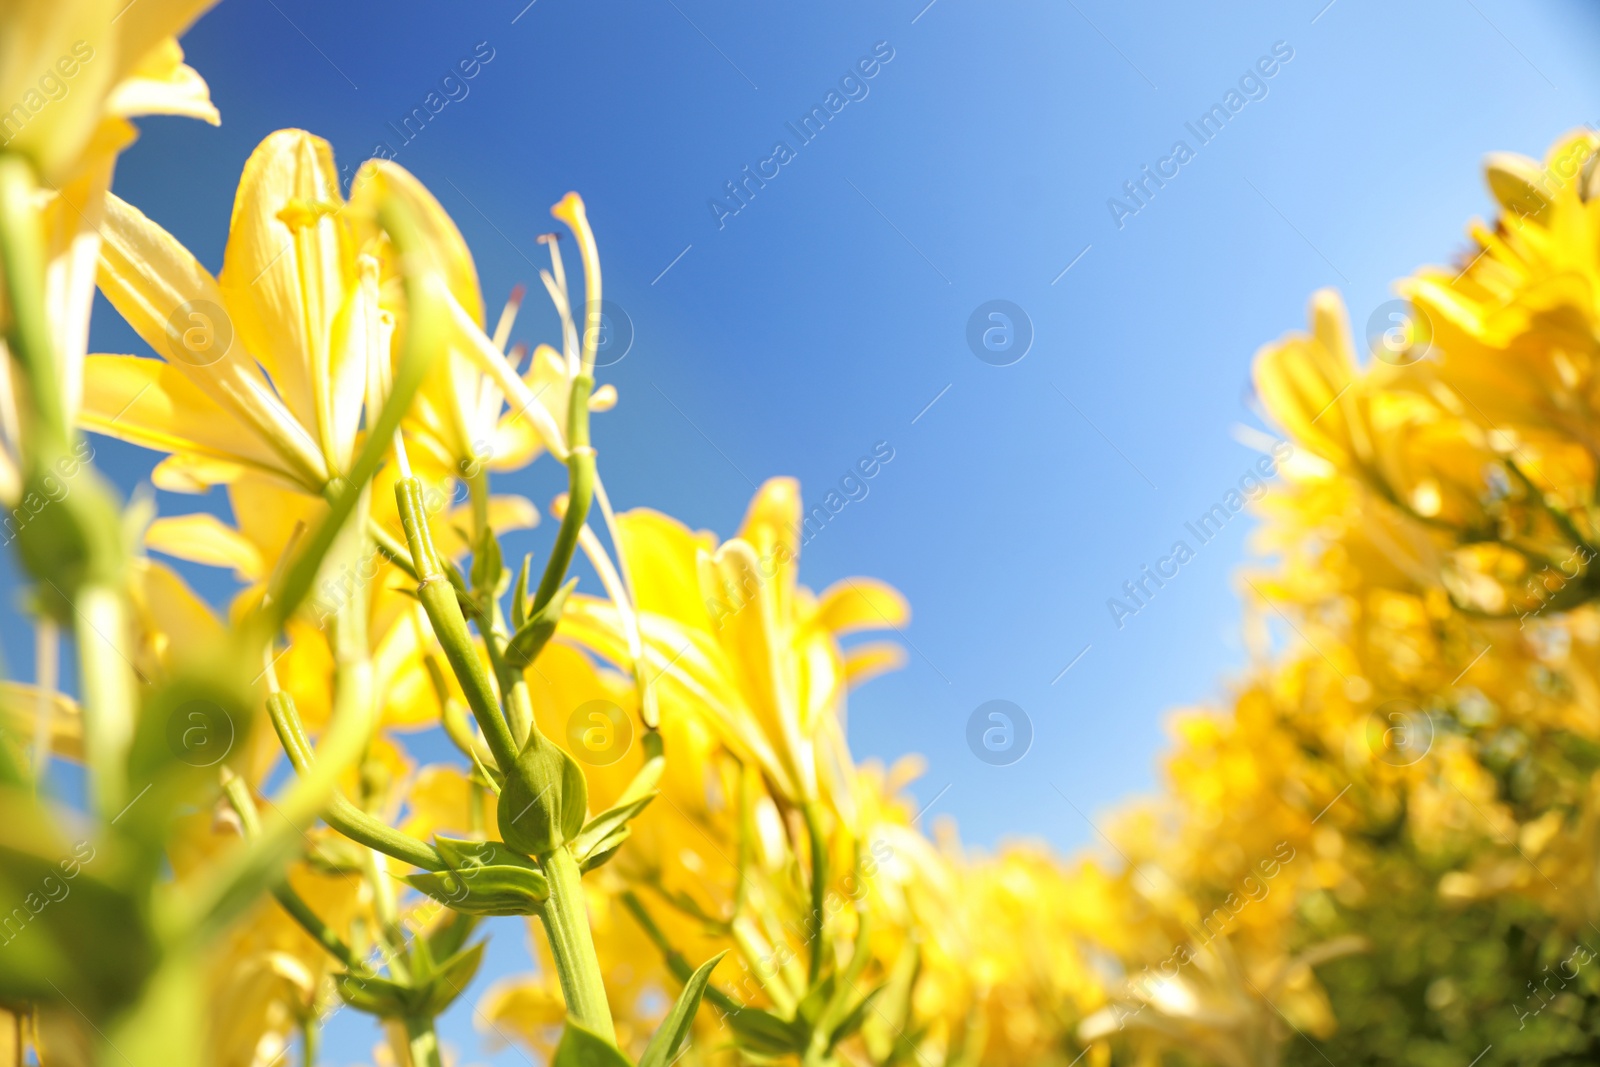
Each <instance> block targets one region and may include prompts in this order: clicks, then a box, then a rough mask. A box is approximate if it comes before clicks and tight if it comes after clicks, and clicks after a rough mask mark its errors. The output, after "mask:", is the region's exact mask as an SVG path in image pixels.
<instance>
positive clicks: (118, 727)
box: [77, 582, 137, 820]
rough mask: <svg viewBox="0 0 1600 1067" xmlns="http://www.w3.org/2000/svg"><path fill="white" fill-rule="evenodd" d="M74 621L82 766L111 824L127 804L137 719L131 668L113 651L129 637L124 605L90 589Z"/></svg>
mask: <svg viewBox="0 0 1600 1067" xmlns="http://www.w3.org/2000/svg"><path fill="white" fill-rule="evenodd" d="M77 617H78V627H77V636H78V640H77V644H78V662H79V663H80V664H81V667H82V671H83V680H82V684H83V695H84V700H83V725H84V729H83V739H84V740H83V743H84V763H85V764H86V766H87V768H88V772H89V779H90V784H91V789H90V792H91V795H92V796H93V798H94V802H95V806H96V808H97V809H98V810H99V812H100V814H101V815H102V816H103V817H104V818H106V819H108V820H109V819H114V818H116V817H117V815H118V814H119V813H120V812H121V811H122V810H123V806H124V805H125V804H126V803H127V792H128V780H127V754H128V747H129V746H130V745H131V744H132V743H133V724H134V719H135V717H136V712H135V707H136V705H137V701H136V699H135V695H134V687H133V667H132V665H131V664H130V663H129V662H128V658H127V657H126V656H125V655H124V654H123V652H122V650H121V649H119V648H118V647H117V645H116V642H119V641H121V640H122V639H123V638H124V635H126V634H127V632H128V615H127V605H126V604H125V603H124V602H123V599H122V595H121V592H120V591H119V590H117V589H115V588H110V587H107V586H105V585H102V584H100V583H97V582H96V583H91V584H87V585H85V586H84V587H83V588H82V589H80V590H79V591H78V600H77Z"/></svg>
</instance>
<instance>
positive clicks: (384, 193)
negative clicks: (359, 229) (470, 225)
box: [350, 159, 484, 326]
mask: <svg viewBox="0 0 1600 1067" xmlns="http://www.w3.org/2000/svg"><path fill="white" fill-rule="evenodd" d="M390 196H393V197H396V198H398V199H399V200H400V201H401V202H402V203H404V204H406V205H407V206H408V207H410V208H411V211H412V216H413V218H415V219H416V220H417V223H418V225H419V226H420V227H421V230H422V243H423V247H424V248H425V249H426V250H427V257H428V261H429V262H430V263H431V264H432V265H433V267H434V269H436V270H438V271H439V273H440V274H441V275H442V276H443V278H444V281H445V285H446V286H448V287H449V289H450V292H451V293H452V294H453V295H454V296H455V298H456V302H457V303H458V304H460V305H461V308H462V310H464V311H465V312H466V313H467V314H468V315H470V316H472V319H473V321H475V322H476V323H477V324H478V325H479V326H483V325H484V310H483V292H482V290H480V289H479V288H478V268H477V267H476V266H474V265H473V262H472V253H471V252H469V251H468V250H467V242H466V241H465V240H463V239H462V237H461V231H460V230H458V229H456V224H455V222H454V221H453V220H452V219H451V218H450V216H449V215H448V214H447V213H446V212H445V210H444V208H443V207H441V206H440V204H439V201H438V200H437V199H435V198H434V195H433V194H432V193H431V192H429V191H428V189H427V187H426V186H424V185H423V184H422V183H421V182H419V181H417V179H416V177H415V176H414V175H413V174H412V173H411V172H410V171H408V170H406V169H405V168H404V167H402V166H400V165H399V164H398V163H392V162H389V161H388V160H383V159H370V160H368V161H367V162H365V163H363V164H361V169H360V170H358V171H356V176H355V180H354V181H353V182H351V184H350V206H351V208H353V209H355V211H356V212H357V215H358V217H360V218H361V219H363V220H365V219H367V218H369V217H373V216H376V214H377V209H378V206H379V205H380V204H381V203H382V202H383V201H384V200H385V199H386V198H387V197H390ZM388 251H389V250H388V248H387V242H385V243H384V252H385V253H386V258H385V260H384V267H385V269H384V272H383V274H384V280H385V281H386V282H387V281H388V280H390V279H391V278H393V279H395V280H398V279H399V271H398V269H397V268H396V266H395V264H394V263H393V261H392V258H388V256H387V254H388Z"/></svg>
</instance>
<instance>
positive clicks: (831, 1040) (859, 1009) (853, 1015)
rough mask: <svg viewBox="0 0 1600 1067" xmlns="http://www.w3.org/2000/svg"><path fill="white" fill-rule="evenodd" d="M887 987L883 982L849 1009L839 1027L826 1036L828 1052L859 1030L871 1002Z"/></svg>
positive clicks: (865, 1019) (865, 1018)
mask: <svg viewBox="0 0 1600 1067" xmlns="http://www.w3.org/2000/svg"><path fill="white" fill-rule="evenodd" d="M887 986H888V983H887V982H885V983H884V984H883V985H880V986H878V987H877V988H875V989H873V990H872V991H871V992H869V993H868V994H867V995H866V996H864V997H862V998H861V1002H860V1003H859V1004H857V1005H856V1006H855V1007H853V1008H851V1009H850V1011H849V1012H848V1013H847V1014H846V1015H845V1017H844V1018H843V1019H841V1020H839V1025H838V1026H835V1027H834V1028H833V1033H831V1034H829V1035H828V1050H829V1051H830V1052H831V1051H832V1050H833V1046H835V1045H837V1044H838V1043H839V1042H841V1041H843V1040H844V1039H845V1038H847V1037H849V1036H850V1035H851V1034H853V1033H855V1032H856V1031H857V1030H859V1029H861V1024H862V1023H864V1022H866V1021H867V1012H868V1010H870V1009H871V1007H872V1002H873V1001H874V1000H876V999H877V997H878V994H879V993H882V992H883V991H884V989H885V988H886V987H887Z"/></svg>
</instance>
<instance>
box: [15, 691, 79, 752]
mask: <svg viewBox="0 0 1600 1067" xmlns="http://www.w3.org/2000/svg"><path fill="white" fill-rule="evenodd" d="M41 699H43V700H48V701H49V702H50V751H51V752H52V753H54V754H55V755H57V756H61V757H64V758H66V759H71V760H81V759H83V719H82V717H81V716H80V714H79V712H78V703H77V701H75V700H73V699H72V698H71V697H69V696H67V695H65V694H64V693H50V694H48V695H46V694H44V693H42V692H41V691H40V689H39V687H38V686H34V685H28V684H27V683H26V682H0V723H3V724H4V726H5V730H4V733H5V734H6V736H7V737H14V738H17V739H18V740H19V741H21V740H23V739H30V740H31V739H32V737H33V732H34V724H35V723H37V722H38V721H39V719H38V716H39V708H40V706H41Z"/></svg>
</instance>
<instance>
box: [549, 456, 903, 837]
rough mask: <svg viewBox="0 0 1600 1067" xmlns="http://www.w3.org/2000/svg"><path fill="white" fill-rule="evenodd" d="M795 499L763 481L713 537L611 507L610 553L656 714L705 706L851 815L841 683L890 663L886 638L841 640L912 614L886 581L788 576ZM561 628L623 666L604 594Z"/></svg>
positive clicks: (738, 749)
mask: <svg viewBox="0 0 1600 1067" xmlns="http://www.w3.org/2000/svg"><path fill="white" fill-rule="evenodd" d="M802 514H803V513H802V510H801V506H800V491H799V487H798V485H797V484H796V483H795V482H794V481H793V480H791V479H787V478H775V479H772V480H771V481H769V482H767V483H766V484H765V485H764V486H762V487H761V489H760V490H759V491H758V492H757V493H756V496H755V499H754V500H752V501H751V504H750V510H749V511H748V513H747V514H746V516H745V521H744V525H743V526H742V527H741V529H740V535H739V536H738V537H736V538H733V539H731V540H729V541H726V542H724V543H722V544H721V545H718V544H717V542H716V539H715V538H714V537H713V536H712V535H711V534H709V533H704V532H702V533H698V534H697V533H693V532H691V531H690V530H689V529H688V528H687V527H684V526H683V525H681V524H679V523H678V522H676V521H674V520H672V519H670V518H668V517H666V516H665V515H661V514H660V513H658V512H653V511H649V510H645V509H641V510H638V511H632V512H627V513H624V514H620V515H618V516H617V527H618V529H617V533H618V551H619V553H620V555H621V556H622V557H623V560H624V561H625V566H626V570H627V572H628V573H629V574H631V575H632V576H633V581H634V583H635V594H636V596H635V600H636V603H635V605H634V606H635V607H636V609H637V611H638V614H639V625H640V630H641V633H642V635H643V639H644V642H645V649H644V653H645V661H646V666H647V669H648V671H649V672H650V673H651V674H652V675H654V676H655V677H656V678H657V679H658V684H659V685H660V687H661V690H660V691H661V694H662V696H661V700H662V709H663V718H665V716H666V715H668V714H672V713H677V714H684V715H690V716H699V717H702V719H703V721H704V722H705V723H706V725H707V726H708V727H709V729H711V730H712V731H713V732H714V734H715V735H716V736H717V737H718V739H719V740H720V741H721V742H722V743H723V744H726V745H727V746H728V747H729V748H730V749H732V750H733V751H734V752H735V753H736V754H737V755H738V756H739V758H741V759H744V760H751V761H754V762H756V763H757V764H758V765H759V766H760V767H761V768H762V770H763V771H765V772H766V773H767V774H768V775H769V776H770V778H771V780H772V781H773V783H774V784H775V786H776V787H777V789H778V791H779V793H780V795H781V796H782V797H783V798H784V799H785V800H787V801H788V802H790V803H794V804H806V803H811V802H814V801H817V800H819V799H823V798H824V797H825V798H826V799H827V800H828V801H829V802H830V803H831V804H832V806H833V807H834V809H835V810H836V811H837V812H839V813H840V815H841V816H842V817H844V818H845V820H846V821H847V822H849V821H850V820H851V818H852V816H853V811H854V803H853V800H852V797H851V790H850V783H849V781H848V779H847V776H846V773H845V768H847V767H848V766H849V755H848V752H847V750H846V747H845V742H844V731H843V723H842V717H841V716H842V710H843V704H844V695H845V690H846V688H847V687H848V686H849V685H850V684H852V683H858V682H860V681H861V680H864V679H865V678H866V677H870V676H871V675H872V674H873V673H877V672H879V671H881V670H883V669H886V668H887V667H890V666H893V665H898V662H899V659H898V656H897V655H895V654H892V653H889V652H887V651H886V649H885V647H884V646H883V645H867V646H863V647H859V648H856V649H854V650H852V651H850V652H848V653H846V652H844V651H841V649H840V648H839V645H838V638H839V637H840V636H843V635H847V634H851V633H855V632H859V631H863V630H879V629H890V628H898V627H900V626H902V625H904V624H905V623H906V622H907V621H908V619H909V616H910V611H909V609H908V608H907V606H906V603H905V601H904V599H903V598H902V597H901V596H900V594H899V593H897V592H896V591H895V590H894V589H892V588H890V587H889V586H887V585H884V584H883V583H881V582H876V581H873V580H871V579H866V578H847V579H845V580H843V581H841V582H839V583H838V584H836V585H834V586H832V587H831V588H829V589H828V590H826V591H824V592H823V593H822V594H821V595H820V596H817V595H815V594H813V593H811V591H810V590H808V589H806V588H804V587H803V586H801V585H799V584H798V581H797V578H796V575H797V571H798V566H799V552H800V539H801V535H802V526H801V519H802ZM558 633H559V636H560V637H562V638H565V639H567V640H571V641H574V642H577V643H578V644H580V645H583V646H584V647H586V648H589V649H590V650H591V651H593V652H595V653H596V654H597V655H599V656H601V657H602V658H604V659H606V660H608V661H610V662H612V663H616V664H619V665H621V664H627V663H628V662H629V654H628V649H627V634H626V630H625V628H624V626H623V624H622V621H621V619H620V618H619V617H618V614H617V611H616V609H615V607H614V606H613V605H612V604H611V603H610V602H609V601H603V600H597V599H593V598H588V597H574V598H573V601H572V602H571V603H570V605H569V608H568V614H567V616H566V617H565V618H564V619H563V621H562V628H561V630H560V631H559V632H558Z"/></svg>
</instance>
